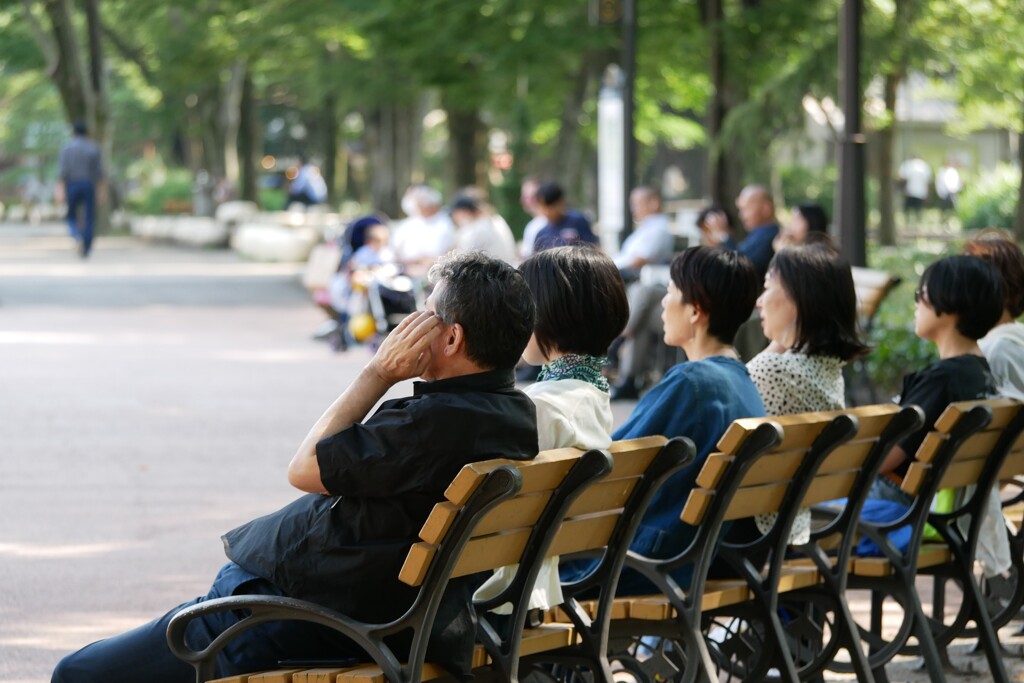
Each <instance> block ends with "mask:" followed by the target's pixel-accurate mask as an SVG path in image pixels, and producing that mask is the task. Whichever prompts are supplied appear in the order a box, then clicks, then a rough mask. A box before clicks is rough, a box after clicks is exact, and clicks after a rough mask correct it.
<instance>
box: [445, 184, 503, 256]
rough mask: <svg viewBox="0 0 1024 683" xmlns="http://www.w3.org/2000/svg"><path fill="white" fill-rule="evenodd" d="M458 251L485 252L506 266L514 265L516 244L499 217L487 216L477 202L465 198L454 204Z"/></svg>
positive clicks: (453, 220)
mask: <svg viewBox="0 0 1024 683" xmlns="http://www.w3.org/2000/svg"><path fill="white" fill-rule="evenodd" d="M451 217H452V222H453V223H454V224H455V228H456V229H455V251H456V252H458V253H463V252H467V251H482V252H484V253H485V254H488V255H489V256H493V257H494V258H498V259H501V260H502V261H504V262H505V263H515V258H516V240H515V237H513V236H512V231H511V230H510V229H509V227H508V223H506V222H505V221H504V220H497V219H500V216H491V215H488V214H486V213H485V212H484V211H483V209H482V208H481V206H480V203H479V201H478V200H477V199H475V198H473V197H471V196H469V195H466V194H463V195H460V196H459V197H457V198H456V199H455V201H454V202H452V207H451Z"/></svg>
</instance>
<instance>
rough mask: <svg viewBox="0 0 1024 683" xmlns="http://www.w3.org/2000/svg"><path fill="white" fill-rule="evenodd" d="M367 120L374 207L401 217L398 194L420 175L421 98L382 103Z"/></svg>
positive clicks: (371, 189) (371, 195)
mask: <svg viewBox="0 0 1024 683" xmlns="http://www.w3.org/2000/svg"><path fill="white" fill-rule="evenodd" d="M365 120H366V139H367V148H368V149H367V153H368V156H369V160H370V169H369V175H368V177H369V179H370V198H371V201H372V204H373V208H374V209H375V210H378V211H383V212H384V213H385V214H387V215H388V216H392V217H398V216H399V215H400V213H401V212H400V211H399V198H400V197H401V194H402V193H403V192H405V188H406V187H408V185H409V183H410V182H412V180H413V177H414V175H417V174H416V171H417V169H416V166H417V165H418V162H419V150H420V136H421V128H422V117H421V116H420V107H419V101H418V100H415V101H413V102H411V103H402V104H396V103H392V104H385V105H381V106H380V107H379V108H377V109H376V110H374V111H372V112H370V113H369V114H368V115H367V116H366V117H365Z"/></svg>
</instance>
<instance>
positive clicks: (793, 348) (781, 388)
mask: <svg viewBox="0 0 1024 683" xmlns="http://www.w3.org/2000/svg"><path fill="white" fill-rule="evenodd" d="M757 308H758V311H759V312H760V314H761V329H762V330H764V334H765V336H766V337H768V339H769V340H770V342H771V343H770V344H769V345H768V348H767V349H765V350H764V351H762V352H761V353H759V354H757V355H756V356H754V357H753V358H752V359H750V362H749V363H747V369H748V370H750V376H751V377H752V378H753V380H754V384H756V385H757V389H758V391H760V392H761V398H762V399H763V400H764V407H765V411H766V413H767V414H768V415H793V414H797V413H808V412H816V411H828V410H840V409H842V408H845V407H846V387H845V384H844V382H843V366H844V365H845V364H846V363H848V362H849V361H851V360H853V359H854V358H857V357H858V356H861V355H863V354H865V353H867V351H868V347H867V346H865V345H864V344H863V342H861V338H860V333H859V332H858V329H857V293H856V290H855V289H854V286H853V274H852V272H851V271H850V264H849V263H848V262H847V261H846V259H844V258H843V257H842V256H840V254H839V252H838V251H836V249H835V247H833V246H832V244H831V243H830V242H816V243H813V244H806V245H803V246H796V247H786V248H784V249H782V250H781V251H779V252H778V253H777V254H775V256H774V258H772V261H771V263H770V264H769V265H768V273H767V275H766V276H765V279H764V292H763V293H762V294H761V296H760V297H759V298H758V300H757ZM776 517H777V515H775V514H768V515H759V516H758V517H757V518H756V521H757V526H758V528H759V529H760V530H761V531H762V533H767V532H768V531H770V530H771V527H772V525H773V524H774V523H775V519H776ZM810 518H811V515H810V512H809V511H807V510H802V511H801V512H800V514H798V515H797V517H796V519H795V520H794V522H793V528H792V531H791V532H790V540H791V542H793V543H806V542H807V541H808V540H809V537H810V521H811V519H810Z"/></svg>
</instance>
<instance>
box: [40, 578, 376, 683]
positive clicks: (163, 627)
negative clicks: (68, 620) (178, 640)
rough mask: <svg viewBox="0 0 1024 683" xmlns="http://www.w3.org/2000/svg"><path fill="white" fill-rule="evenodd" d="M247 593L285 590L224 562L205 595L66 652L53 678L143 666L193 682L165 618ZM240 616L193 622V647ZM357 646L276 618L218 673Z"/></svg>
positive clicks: (245, 637) (152, 674) (166, 682)
mask: <svg viewBox="0 0 1024 683" xmlns="http://www.w3.org/2000/svg"><path fill="white" fill-rule="evenodd" d="M243 594H244V595H281V590H280V589H279V588H277V587H276V586H274V585H273V584H272V583H270V582H269V581H265V580H264V579H260V578H258V577H255V576H253V575H252V574H250V573H249V572H247V571H245V570H244V569H242V568H241V567H239V566H238V565H236V564H234V563H233V562H229V563H228V564H226V565H224V567H223V568H221V570H220V573H218V574H217V578H216V579H215V580H214V582H213V586H211V587H210V592H209V593H208V594H207V595H206V596H204V597H201V598H196V599H195V600H190V601H189V602H185V603H182V604H181V605H178V606H177V607H175V608H174V609H172V610H171V611H170V612H168V613H167V614H165V615H163V616H162V617H159V618H157V619H154V620H153V621H151V622H149V623H148V624H143V625H142V626H139V627H138V628H136V629H133V630H131V631H128V632H127V633H122V634H121V635H118V636H114V637H113V638H107V639H106V640H101V641H98V642H95V643H93V644H92V645H88V646H86V647H84V648H82V649H81V650H79V651H78V652H75V653H73V654H71V655H68V656H67V657H65V658H64V659H63V660H61V662H60V664H58V665H57V668H56V669H55V670H54V672H53V677H52V679H51V683H100V682H101V681H102V682H103V683H121V682H122V681H123V682H124V683H133V682H134V681H138V680H139V672H140V671H144V672H146V681H147V683H193V682H194V681H195V679H196V674H195V670H194V669H193V668H192V666H191V665H189V664H186V663H184V662H182V661H181V660H180V659H178V658H177V657H175V656H174V655H173V654H171V651H170V649H169V648H168V646H167V624H168V623H170V621H171V617H173V616H174V615H175V614H177V613H178V612H180V611H181V610H183V609H184V608H186V607H188V606H190V605H195V604H197V603H200V602H204V601H206V600H212V599H213V598H220V597H226V596H228V595H243ZM238 619H239V617H238V615H237V614H236V613H235V612H231V611H229V612H220V613H217V614H209V615H206V616H205V617H201V618H199V619H196V620H194V621H192V622H190V624H189V627H188V630H187V631H186V640H187V641H188V645H189V647H191V648H193V649H194V650H199V649H202V648H204V647H206V646H207V645H208V644H209V643H210V642H211V641H212V640H213V639H214V638H216V637H217V635H218V634H220V633H222V632H224V630H225V629H227V628H228V627H229V626H231V625H232V624H234V623H235V622H236V621H238ZM331 640H334V639H331ZM346 645H347V647H346ZM358 652H359V650H358V648H357V647H356V646H355V644H354V643H351V641H346V642H345V644H342V643H339V642H337V641H334V642H328V640H327V639H326V638H325V636H324V632H323V631H322V630H321V627H319V626H316V625H315V624H310V623H308V622H301V621H272V622H269V623H266V624H261V625H259V626H256V627H254V628H251V629H249V630H248V631H246V632H244V633H243V634H241V635H239V636H238V637H237V638H236V639H235V640H233V641H231V643H229V644H228V646H227V647H226V648H225V649H224V650H222V651H221V655H220V656H219V657H218V658H217V669H218V671H217V675H218V676H230V675H235V674H238V673H245V672H252V671H259V670H261V669H276V668H278V661H280V660H282V659H293V658H310V659H326V658H344V657H346V656H358ZM363 658H364V659H365V655H364V656H363Z"/></svg>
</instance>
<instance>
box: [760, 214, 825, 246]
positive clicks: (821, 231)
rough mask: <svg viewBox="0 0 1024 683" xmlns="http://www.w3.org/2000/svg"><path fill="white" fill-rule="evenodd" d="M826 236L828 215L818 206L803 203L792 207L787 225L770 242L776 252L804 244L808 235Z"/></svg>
mask: <svg viewBox="0 0 1024 683" xmlns="http://www.w3.org/2000/svg"><path fill="white" fill-rule="evenodd" d="M814 234H817V235H819V236H827V235H828V214H827V213H825V209H823V208H821V205H820V204H815V203H813V202H805V203H803V204H797V205H796V206H794V207H793V213H792V215H791V217H790V219H789V225H787V226H786V227H785V228H783V229H782V232H780V233H779V236H778V237H776V238H775V241H774V242H772V249H773V250H774V251H776V252H777V251H778V250H779V249H782V248H783V247H794V246H798V245H801V244H805V243H806V242H807V241H808V237H809V236H810V235H814ZM811 239H815V238H813V237H812V238H811Z"/></svg>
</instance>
